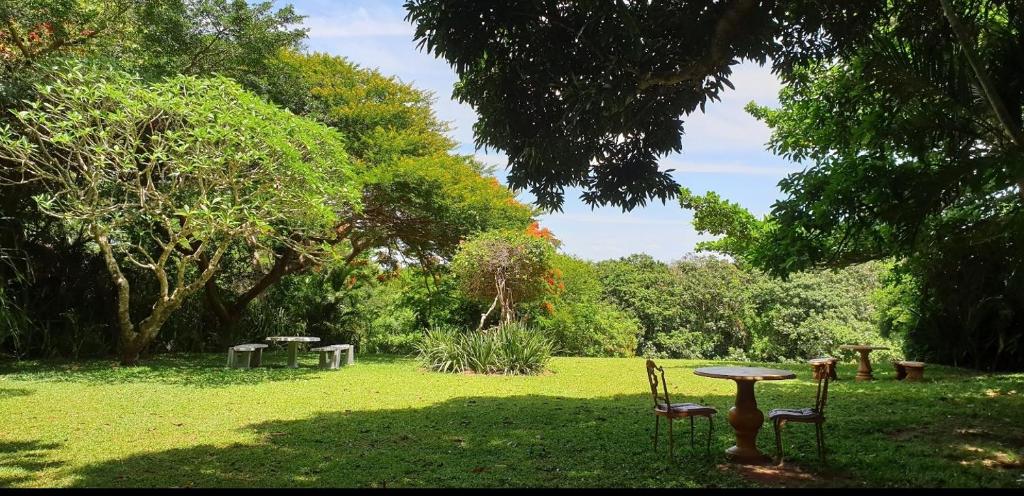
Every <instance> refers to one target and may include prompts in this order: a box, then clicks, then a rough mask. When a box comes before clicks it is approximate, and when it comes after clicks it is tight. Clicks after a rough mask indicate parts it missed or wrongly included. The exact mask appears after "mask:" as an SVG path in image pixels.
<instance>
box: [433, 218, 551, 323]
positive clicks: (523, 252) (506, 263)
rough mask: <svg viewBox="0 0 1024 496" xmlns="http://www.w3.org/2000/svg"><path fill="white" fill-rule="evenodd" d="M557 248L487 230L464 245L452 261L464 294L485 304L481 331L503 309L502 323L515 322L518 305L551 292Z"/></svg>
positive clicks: (537, 239) (545, 242) (512, 233)
mask: <svg viewBox="0 0 1024 496" xmlns="http://www.w3.org/2000/svg"><path fill="white" fill-rule="evenodd" d="M554 254H555V249H554V247H553V246H552V243H551V242H550V241H549V240H547V239H544V238H541V237H536V236H531V235H529V234H527V233H524V232H521V231H515V230H510V229H502V230H494V231H487V232H484V233H482V234H479V235H477V236H475V237H473V238H471V239H470V240H468V241H466V242H464V243H463V244H462V246H461V247H460V249H459V253H458V254H456V255H455V258H454V259H453V260H452V270H453V271H454V273H455V275H456V277H457V278H458V280H459V284H460V286H461V288H462V291H463V292H464V293H465V294H466V295H467V296H469V297H470V298H473V299H475V300H477V301H479V302H481V303H483V304H487V302H490V303H491V306H490V307H489V308H488V309H487V311H486V312H485V313H484V314H483V315H481V316H480V325H479V326H478V327H477V330H480V329H483V327H484V323H486V321H487V318H488V317H489V316H490V315H491V313H493V312H494V310H495V308H499V309H500V315H501V317H500V320H501V322H511V321H512V320H514V319H515V305H516V303H517V302H520V303H523V302H527V301H531V300H534V299H536V298H538V297H539V296H541V295H543V294H544V292H545V291H547V290H548V286H549V285H548V283H547V281H546V279H545V278H546V276H548V275H549V273H550V271H551V263H552V259H553V258H554Z"/></svg>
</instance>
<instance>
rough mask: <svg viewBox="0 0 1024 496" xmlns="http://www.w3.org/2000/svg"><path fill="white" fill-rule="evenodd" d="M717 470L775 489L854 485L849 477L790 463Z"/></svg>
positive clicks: (723, 467)
mask: <svg viewBox="0 0 1024 496" xmlns="http://www.w3.org/2000/svg"><path fill="white" fill-rule="evenodd" d="M718 470H719V471H722V472H732V473H735V474H738V475H740V476H741V477H743V478H744V479H747V480H749V481H752V482H755V483H757V484H759V485H762V486H776V487H834V486H850V485H855V484H853V483H852V479H850V478H849V477H846V476H843V475H839V474H834V473H827V472H813V471H807V470H804V469H802V468H800V467H799V466H797V465H794V464H791V463H784V464H783V465H775V464H774V463H772V464H770V465H741V464H720V465H718Z"/></svg>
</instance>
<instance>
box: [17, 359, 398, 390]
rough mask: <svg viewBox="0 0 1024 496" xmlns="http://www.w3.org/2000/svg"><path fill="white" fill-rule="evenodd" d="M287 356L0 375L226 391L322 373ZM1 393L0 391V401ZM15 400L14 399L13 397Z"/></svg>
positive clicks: (60, 367)
mask: <svg viewBox="0 0 1024 496" xmlns="http://www.w3.org/2000/svg"><path fill="white" fill-rule="evenodd" d="M287 357H288V354H287V351H283V350H274V351H269V352H265V353H264V354H263V366H261V367H257V368H253V369H229V368H227V367H226V365H227V354H223V355H220V354H212V353H204V354H187V353H181V354H164V355H156V356H154V357H152V358H149V359H147V360H144V361H143V362H142V363H141V364H140V365H138V366H135V367H123V366H121V365H119V364H118V363H117V361H115V360H86V361H81V362H78V361H69V360H32V361H20V362H17V361H7V362H0V375H5V376H7V377H8V378H11V379H15V380H25V381H43V382H72V383H75V382H78V383H86V384H125V383H158V384H170V385H183V386H193V387H201V388H206V387H228V386H237V385H247V384H260V383H266V382H272V381H297V380H305V379H311V378H312V377H314V376H315V375H316V374H318V373H320V372H323V371H322V370H321V369H319V368H317V367H318V363H319V361H318V360H319V358H318V357H319V355H318V354H317V353H311V352H304V351H300V352H299V356H298V358H299V368H297V369H291V368H288V367H286V363H287V360H288V358H287ZM403 359H404V358H402V357H399V356H390V355H366V356H360V355H357V356H356V363H357V364H360V363H366V364H373V363H393V362H395V361H399V360H403ZM3 391H4V390H0V398H2V397H3V395H4V393H3ZM13 394H14V395H16V394H17V393H13Z"/></svg>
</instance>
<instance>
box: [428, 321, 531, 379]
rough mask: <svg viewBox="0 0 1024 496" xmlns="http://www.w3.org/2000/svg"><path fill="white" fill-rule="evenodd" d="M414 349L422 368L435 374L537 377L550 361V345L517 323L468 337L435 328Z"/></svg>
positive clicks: (529, 329)
mask: <svg viewBox="0 0 1024 496" xmlns="http://www.w3.org/2000/svg"><path fill="white" fill-rule="evenodd" d="M417 349H418V350H419V357H420V360H421V362H422V363H423V365H424V366H425V367H427V368H428V369H430V370H434V371H437V372H475V373H478V374H508V375H526V374H537V373H540V372H543V371H544V368H545V366H547V362H548V360H549V359H550V358H551V342H550V341H548V340H547V339H546V338H545V337H544V336H543V334H541V333H540V332H539V331H538V330H536V329H533V328H531V327H528V326H526V325H525V324H522V323H519V322H510V323H505V324H502V325H500V326H498V327H492V328H490V329H487V330H485V331H483V332H468V333H463V332H459V331H458V330H457V329H454V328H451V327H435V328H432V329H430V330H428V331H427V332H426V333H425V334H424V336H423V338H422V339H421V340H420V342H419V344H418V346H417Z"/></svg>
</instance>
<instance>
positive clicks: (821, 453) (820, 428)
mask: <svg viewBox="0 0 1024 496" xmlns="http://www.w3.org/2000/svg"><path fill="white" fill-rule="evenodd" d="M814 427H815V430H816V432H815V434H817V436H816V437H817V438H818V458H821V463H825V426H824V425H822V424H821V423H816V424H814Z"/></svg>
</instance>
